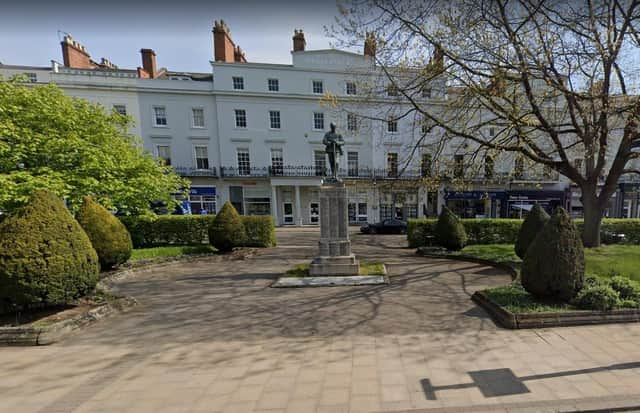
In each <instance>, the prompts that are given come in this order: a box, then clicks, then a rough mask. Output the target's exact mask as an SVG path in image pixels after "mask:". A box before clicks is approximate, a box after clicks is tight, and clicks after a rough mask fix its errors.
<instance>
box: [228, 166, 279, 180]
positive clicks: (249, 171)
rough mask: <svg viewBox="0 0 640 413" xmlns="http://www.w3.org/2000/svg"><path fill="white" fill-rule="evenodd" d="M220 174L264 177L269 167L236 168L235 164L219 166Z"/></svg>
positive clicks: (237, 176) (231, 176)
mask: <svg viewBox="0 0 640 413" xmlns="http://www.w3.org/2000/svg"><path fill="white" fill-rule="evenodd" d="M220 176H221V177H222V178H244V177H246V178H266V177H267V176H269V168H267V167H266V166H265V167H257V168H256V167H251V168H245V167H242V168H237V167H235V166H221V167H220Z"/></svg>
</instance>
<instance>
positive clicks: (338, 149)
mask: <svg viewBox="0 0 640 413" xmlns="http://www.w3.org/2000/svg"><path fill="white" fill-rule="evenodd" d="M322 143H323V144H324V145H325V152H327V155H329V165H330V166H331V180H332V181H337V182H340V178H338V159H339V158H338V157H339V156H342V145H344V139H343V138H342V135H340V134H339V133H336V124H335V123H333V122H331V131H330V132H327V133H325V134H324V138H323V139H322Z"/></svg>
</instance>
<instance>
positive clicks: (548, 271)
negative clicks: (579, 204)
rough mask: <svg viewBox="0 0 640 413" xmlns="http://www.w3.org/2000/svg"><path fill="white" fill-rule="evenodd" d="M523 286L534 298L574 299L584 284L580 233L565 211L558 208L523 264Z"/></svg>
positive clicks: (532, 244) (533, 244) (536, 239)
mask: <svg viewBox="0 0 640 413" xmlns="http://www.w3.org/2000/svg"><path fill="white" fill-rule="evenodd" d="M520 277H521V279H522V286H523V287H524V288H525V290H527V291H528V292H529V293H531V294H532V295H533V296H535V297H539V298H551V299H558V300H562V301H565V302H568V301H569V300H571V299H572V298H573V297H575V295H576V294H577V293H578V292H579V291H580V290H581V289H582V287H583V285H584V248H583V246H582V240H581V239H580V233H579V232H578V231H577V230H576V227H575V226H574V225H573V222H571V218H569V215H568V214H567V211H565V210H564V209H563V208H560V207H558V208H556V210H555V212H554V213H553V216H552V217H551V219H549V222H547V224H546V225H545V226H544V228H542V231H540V233H539V234H538V235H537V236H536V237H535V239H534V240H533V242H532V243H531V245H530V246H529V249H528V250H527V254H526V255H525V257H524V260H523V261H522V272H521V273H520Z"/></svg>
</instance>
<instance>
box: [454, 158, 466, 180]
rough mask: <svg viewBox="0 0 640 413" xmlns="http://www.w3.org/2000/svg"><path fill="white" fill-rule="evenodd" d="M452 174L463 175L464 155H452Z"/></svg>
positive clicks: (457, 176)
mask: <svg viewBox="0 0 640 413" xmlns="http://www.w3.org/2000/svg"><path fill="white" fill-rule="evenodd" d="M453 176H454V178H462V177H464V155H453Z"/></svg>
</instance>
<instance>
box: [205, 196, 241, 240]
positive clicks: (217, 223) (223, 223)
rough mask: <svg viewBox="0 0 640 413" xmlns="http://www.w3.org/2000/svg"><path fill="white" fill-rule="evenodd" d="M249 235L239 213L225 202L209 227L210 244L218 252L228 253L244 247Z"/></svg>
mask: <svg viewBox="0 0 640 413" xmlns="http://www.w3.org/2000/svg"><path fill="white" fill-rule="evenodd" d="M246 239H247V234H246V232H245V229H244V224H243V223H242V218H241V217H240V214H238V211H236V209H235V208H234V207H233V205H231V203H230V202H229V201H227V202H225V203H224V205H223V206H222V209H221V210H220V212H219V213H218V215H216V218H215V219H214V220H213V223H212V224H211V227H209V242H210V243H211V245H213V246H214V247H216V248H217V249H218V250H220V251H223V252H227V251H231V250H232V249H233V248H235V247H241V246H243V245H244V243H245V241H246Z"/></svg>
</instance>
